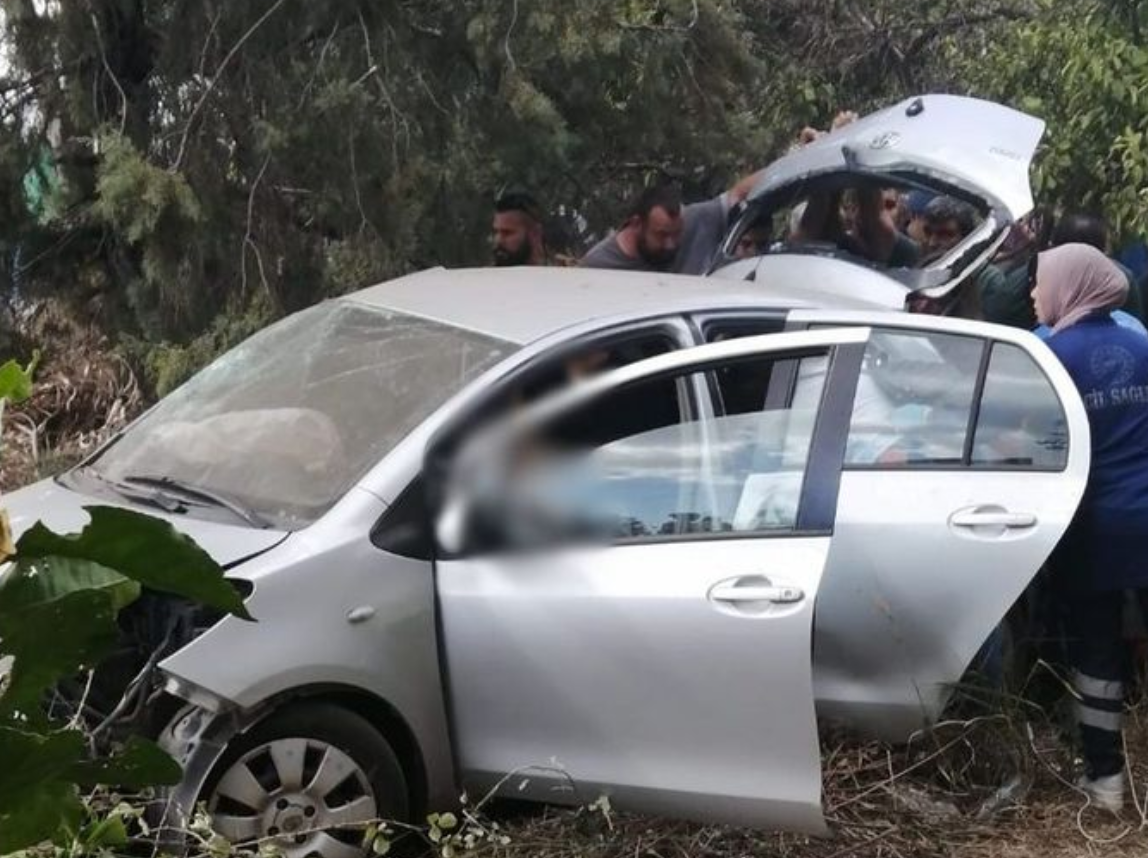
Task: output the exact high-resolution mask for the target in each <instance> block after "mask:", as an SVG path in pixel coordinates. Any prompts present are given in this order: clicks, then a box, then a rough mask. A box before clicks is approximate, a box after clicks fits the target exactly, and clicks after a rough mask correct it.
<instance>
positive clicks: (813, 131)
mask: <svg viewBox="0 0 1148 858" xmlns="http://www.w3.org/2000/svg"><path fill="white" fill-rule="evenodd" d="M824 136H825V132H824V131H822V130H820V129H819V128H813V127H812V126H809V125H806V126H805V127H804V128H802V129H801V133H800V134H798V135H797V145H798V146H808V145H809V144H810V143H812V142H813V141H814V140H817V139H818V138H820V137H824Z"/></svg>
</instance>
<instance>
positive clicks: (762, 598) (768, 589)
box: [710, 581, 805, 605]
mask: <svg viewBox="0 0 1148 858" xmlns="http://www.w3.org/2000/svg"><path fill="white" fill-rule="evenodd" d="M804 598H805V593H804V592H803V591H802V589H801V588H800V587H793V586H790V585H780V586H774V585H772V584H751V585H749V586H744V585H743V586H740V587H739V586H738V584H737V582H736V581H727V582H723V583H721V584H717V585H715V586H714V587H713V589H711V590H710V599H711V600H712V601H714V602H727V603H735V602H773V603H775V604H778V605H792V604H793V603H795V602H800V601H801V600H802V599H804Z"/></svg>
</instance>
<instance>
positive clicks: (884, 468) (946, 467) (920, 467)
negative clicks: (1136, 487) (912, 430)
mask: <svg viewBox="0 0 1148 858" xmlns="http://www.w3.org/2000/svg"><path fill="white" fill-rule="evenodd" d="M837 327H842V328H845V327H867V328H870V329H871V330H872V331H873V333H874V334H878V333H885V332H888V333H901V334H909V335H911V334H917V335H920V334H929V333H935V334H941V335H943V336H946V337H965V338H967V339H975V340H980V341H981V343H982V351H981V362H980V365H979V367H978V369H977V379H976V384H975V386H974V387H973V402H972V407H971V408H970V422H969V424H968V426H967V427H966V429H965V445H964V450H963V452H962V455H961V462H960V463H929V462H920V463H909V464H904V465H892V464H886V463H881V462H857V463H849V462H845V461H844V459H843V460H842V461H843V465H842V470H844V471H881V472H883V473H918V472H930V471H931V472H934V473H953V472H988V473H1004V474H1063V473H1064V472H1065V471H1067V470H1068V462H1069V458H1070V453H1071V448H1072V443H1073V439H1072V436H1071V434H1069V436H1068V439H1067V443H1068V448H1067V449H1066V451H1065V457H1064V464H1063V465H1062V466H1060V467H1051V466H1048V465H1018V464H994V463H991V462H990V463H979V464H978V463H974V462H973V461H972V447H973V445H974V444H975V443H976V428H977V422H976V421H979V419H980V411H981V403H982V402H983V400H984V394H985V384H986V382H987V380H988V371H989V365H990V363H991V361H992V353H993V352H994V351H995V349H996V347H997V346H1012V347H1014V348H1018V349H1020V350H1021V352H1022V353H1023V354H1024V355H1025V357H1027V358H1028V359H1029V362H1030V363H1031V364H1032V365H1033V366H1034V367H1035V368H1036V369H1037V370H1038V371H1039V372H1040V374H1041V376H1042V377H1043V378H1044V380H1045V382H1047V384H1048V388H1049V390H1051V391H1052V394H1053V396H1055V397H1056V403H1057V405H1058V406H1060V411H1061V413H1062V414H1064V415H1065V418H1066V421H1065V422H1066V425H1067V412H1065V409H1064V401H1063V400H1062V399H1061V397H1060V392H1059V391H1058V390H1057V389H1056V385H1055V384H1054V383H1053V381H1052V379H1051V378H1049V377H1048V373H1047V372H1045V371H1044V367H1042V366H1041V365H1040V362H1039V361H1037V360H1035V359H1034V358H1033V356H1032V355H1031V354H1029V353H1028V352H1027V351H1025V350H1024V348H1023V346H1020V345H1018V344H1017V343H1013V342H1010V341H1008V340H998V339H995V338H992V337H986V336H982V335H980V334H967V333H958V332H949V331H933V330H929V329H925V328H913V327H899V326H894V327H888V328H885V327H880V326H875V325H867V324H861V323H858V322H842V323H841V324H836V323H833V322H800V323H796V324H793V325H792V327H791V328H790V330H825V329H827V328H837ZM858 376H860V367H859V368H858ZM850 410H851V411H852V403H850ZM851 418H852V414H850V419H851Z"/></svg>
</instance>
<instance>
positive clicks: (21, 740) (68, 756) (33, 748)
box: [0, 727, 84, 855]
mask: <svg viewBox="0 0 1148 858" xmlns="http://www.w3.org/2000/svg"><path fill="white" fill-rule="evenodd" d="M83 754H84V737H83V736H82V735H81V734H80V733H78V732H75V731H70V730H69V731H62V732H57V733H51V734H48V735H40V734H37V733H32V732H28V731H26V730H22V729H17V728H13V727H0V760H2V761H3V765H0V855H6V854H8V853H9V852H14V851H16V850H17V849H24V848H26V847H29V846H34V845H36V844H38V843H42V842H44V841H46V840H56V839H58V838H59V837H60V836H61V835H65V834H67V833H69V832H75V831H77V830H78V829H79V827H80V824H81V822H82V820H83V814H84V809H83V806H82V805H81V804H80V799H79V796H78V794H77V792H76V787H75V785H74V784H73V783H71V782H69V781H68V777H67V776H68V773H69V771H70V770H71V768H72V767H73V766H74V765H75V764H76V762H77V761H78V760H79V759H80V758H81V757H82V756H83Z"/></svg>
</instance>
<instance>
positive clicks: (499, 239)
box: [491, 193, 546, 267]
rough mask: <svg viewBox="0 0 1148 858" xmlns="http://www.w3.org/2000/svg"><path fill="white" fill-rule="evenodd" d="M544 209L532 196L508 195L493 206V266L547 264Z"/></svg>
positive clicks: (500, 198)
mask: <svg viewBox="0 0 1148 858" xmlns="http://www.w3.org/2000/svg"><path fill="white" fill-rule="evenodd" d="M542 220H543V217H542V207H541V206H539V205H538V202H537V201H536V200H535V199H534V198H533V197H532V196H530V195H529V194H525V193H506V194H503V195H502V196H501V197H499V198H498V200H497V201H496V202H495V204H494V223H493V224H492V226H491V245H492V256H493V257H494V264H495V265H497V266H499V267H506V266H510V265H545V264H546V241H545V239H544V237H543V231H542Z"/></svg>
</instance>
